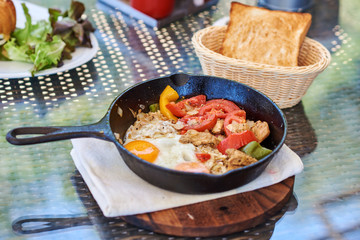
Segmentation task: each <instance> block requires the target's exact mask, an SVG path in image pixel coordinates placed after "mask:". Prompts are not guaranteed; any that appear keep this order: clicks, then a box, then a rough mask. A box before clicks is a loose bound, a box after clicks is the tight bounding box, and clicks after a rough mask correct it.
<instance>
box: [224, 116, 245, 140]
mask: <svg viewBox="0 0 360 240" xmlns="http://www.w3.org/2000/svg"><path fill="white" fill-rule="evenodd" d="M233 121H236V122H238V123H244V122H246V112H245V111H244V110H237V111H233V112H231V113H229V114H228V115H227V116H226V117H225V120H224V131H225V134H226V136H229V135H230V134H231V133H232V132H231V131H230V130H229V129H228V128H227V126H228V125H229V124H231V123H232V122H233Z"/></svg>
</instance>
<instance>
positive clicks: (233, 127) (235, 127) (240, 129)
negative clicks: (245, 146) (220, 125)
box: [226, 121, 249, 133]
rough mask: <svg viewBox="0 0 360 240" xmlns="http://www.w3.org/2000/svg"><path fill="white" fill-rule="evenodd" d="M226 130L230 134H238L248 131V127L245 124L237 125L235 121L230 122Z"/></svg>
mask: <svg viewBox="0 0 360 240" xmlns="http://www.w3.org/2000/svg"><path fill="white" fill-rule="evenodd" d="M226 128H227V129H228V130H230V132H232V133H240V132H243V131H246V130H249V127H248V125H247V123H246V122H243V123H239V122H237V121H232V122H231V124H229V125H227V126H226Z"/></svg>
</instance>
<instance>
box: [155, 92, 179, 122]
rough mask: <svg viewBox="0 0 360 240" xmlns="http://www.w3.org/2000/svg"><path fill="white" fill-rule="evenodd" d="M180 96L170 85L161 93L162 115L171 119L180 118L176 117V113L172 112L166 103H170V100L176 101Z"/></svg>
mask: <svg viewBox="0 0 360 240" xmlns="http://www.w3.org/2000/svg"><path fill="white" fill-rule="evenodd" d="M178 98H179V94H178V93H177V92H176V91H175V90H174V89H173V88H172V87H170V86H169V85H168V86H166V88H165V89H164V91H163V92H162V93H161V94H160V101H159V105H160V112H161V113H162V115H164V116H165V117H167V118H168V119H170V120H174V121H177V119H178V118H177V117H175V116H174V114H172V113H171V112H170V111H169V109H168V108H167V107H166V105H167V104H169V103H170V102H174V101H176V100H177V99H178Z"/></svg>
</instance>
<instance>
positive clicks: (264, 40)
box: [220, 2, 311, 67]
mask: <svg viewBox="0 0 360 240" xmlns="http://www.w3.org/2000/svg"><path fill="white" fill-rule="evenodd" d="M310 25H311V14H309V13H297V12H285V11H275V10H268V9H265V8H261V7H254V6H248V5H244V4H241V3H238V2H232V3H231V10H230V21H229V24H228V27H227V30H226V33H225V38H224V41H223V44H222V47H221V49H220V53H221V54H223V55H224V56H227V57H231V58H236V59H242V60H246V61H250V62H256V63H263V64H269V65H276V66H286V67H294V66H298V57H299V53H300V47H301V45H302V43H303V41H304V39H305V36H306V34H307V32H308V30H309V28H310Z"/></svg>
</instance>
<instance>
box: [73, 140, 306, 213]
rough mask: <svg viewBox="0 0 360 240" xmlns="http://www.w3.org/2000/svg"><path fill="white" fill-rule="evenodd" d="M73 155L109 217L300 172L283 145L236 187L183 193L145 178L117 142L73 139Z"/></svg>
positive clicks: (265, 183) (193, 200) (173, 204)
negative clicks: (252, 177) (130, 165)
mask: <svg viewBox="0 0 360 240" xmlns="http://www.w3.org/2000/svg"><path fill="white" fill-rule="evenodd" d="M71 141H72V144H73V149H72V151H71V156H72V158H73V160H74V162H75V165H76V167H77V169H78V170H79V172H80V173H81V175H82V177H83V179H84V181H85V182H86V184H87V186H88V187H89V189H90V191H91V193H92V195H93V197H94V199H95V200H96V202H97V203H98V205H99V206H100V208H101V210H102V212H103V214H104V215H105V216H106V217H115V216H124V215H133V214H140V213H145V212H153V211H158V210H163V209H168V208H173V207H178V206H183V205H187V204H192V203H197V202H201V201H206V200H211V199H216V198H220V197H225V196H230V195H233V194H237V193H241V192H247V191H252V190H255V189H258V188H262V187H266V186H270V185H273V184H275V183H278V182H281V181H282V180H284V179H286V178H288V177H290V176H293V175H296V174H298V173H300V172H301V171H302V170H303V168H304V166H303V163H302V161H301V159H300V157H299V156H298V155H297V154H296V153H294V152H293V151H292V150H291V149H290V148H288V147H287V146H286V145H284V146H283V147H282V148H281V149H280V151H279V152H278V154H277V155H276V156H275V158H274V159H273V160H272V161H271V162H270V164H269V165H268V166H267V168H266V169H265V171H264V172H263V173H262V174H261V175H260V176H259V177H258V178H256V179H255V180H253V181H252V182H250V183H248V184H246V185H244V186H241V187H239V188H237V189H233V190H230V191H226V192H222V193H214V194H199V195H193V194H181V193H175V192H171V191H167V190H163V189H161V188H158V187H156V186H153V185H151V184H149V183H147V182H146V181H144V180H142V179H141V178H140V177H138V176H137V175H136V174H135V173H133V172H132V171H131V170H130V169H129V168H128V167H127V166H126V164H125V163H124V161H123V160H122V158H121V156H120V154H119V152H118V150H117V148H116V146H115V144H113V143H111V142H107V141H104V140H98V139H94V138H79V139H73V140H71Z"/></svg>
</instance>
